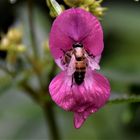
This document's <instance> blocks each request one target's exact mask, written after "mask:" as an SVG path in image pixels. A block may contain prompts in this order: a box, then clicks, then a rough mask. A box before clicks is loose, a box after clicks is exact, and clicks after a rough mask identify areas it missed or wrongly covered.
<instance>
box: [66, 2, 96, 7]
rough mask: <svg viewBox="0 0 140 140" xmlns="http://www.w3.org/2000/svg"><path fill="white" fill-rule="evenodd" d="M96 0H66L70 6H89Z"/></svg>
mask: <svg viewBox="0 0 140 140" xmlns="http://www.w3.org/2000/svg"><path fill="white" fill-rule="evenodd" d="M94 1H95V0H64V2H65V3H66V5H68V6H70V7H79V6H88V5H91V4H92V3H93V2H94Z"/></svg>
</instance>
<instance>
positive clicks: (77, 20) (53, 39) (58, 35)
mask: <svg viewBox="0 0 140 140" xmlns="http://www.w3.org/2000/svg"><path fill="white" fill-rule="evenodd" d="M75 42H81V43H83V45H84V47H85V49H86V50H87V51H89V52H91V53H92V54H93V55H94V56H97V55H100V54H101V52H102V50H103V32H102V28H101V25H100V23H99V21H98V20H97V18H96V17H95V16H93V15H92V14H90V13H89V12H87V11H85V10H83V9H80V8H71V9H69V10H65V11H64V12H63V13H62V14H61V15H60V16H58V17H57V18H56V19H55V21H54V23H53V25H52V28H51V33H50V40H49V43H50V49H51V52H52V55H53V57H54V58H55V59H58V58H60V57H61V56H62V55H63V51H62V49H63V50H64V51H67V50H70V49H71V48H72V44H73V43H75Z"/></svg>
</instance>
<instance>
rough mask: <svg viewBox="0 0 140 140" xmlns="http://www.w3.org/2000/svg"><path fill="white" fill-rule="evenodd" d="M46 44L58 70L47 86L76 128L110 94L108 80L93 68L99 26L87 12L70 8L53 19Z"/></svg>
mask: <svg viewBox="0 0 140 140" xmlns="http://www.w3.org/2000/svg"><path fill="white" fill-rule="evenodd" d="M49 44H50V50H51V53H52V55H53V57H54V59H55V61H56V63H57V64H58V66H59V67H60V68H61V69H62V72H61V73H60V74H58V75H57V76H56V77H55V78H54V79H53V80H52V81H51V83H50V85H49V91H50V95H51V97H52V100H53V101H54V102H55V103H56V104H57V105H58V106H60V107H61V108H63V109H64V110H66V111H72V112H74V125H75V127H76V128H80V127H81V125H82V124H83V123H84V121H85V120H86V118H87V117H88V116H89V115H90V114H92V113H94V112H96V111H98V109H100V108H101V107H102V106H103V105H104V104H105V103H106V101H107V100H108V99H109V96H110V85H109V82H108V80H107V79H106V78H105V77H104V76H103V75H101V74H98V73H97V72H96V71H95V70H96V69H100V66H99V61H100V58H101V53H102V51H103V32H102V27H101V25H100V23H99V21H98V20H97V18H96V17H95V16H93V15H92V14H90V13H89V12H86V11H84V10H82V9H80V8H71V9H69V10H66V11H64V12H63V13H62V14H61V15H59V16H58V17H57V18H56V19H55V21H54V23H53V25H52V28H51V32H50V40H49Z"/></svg>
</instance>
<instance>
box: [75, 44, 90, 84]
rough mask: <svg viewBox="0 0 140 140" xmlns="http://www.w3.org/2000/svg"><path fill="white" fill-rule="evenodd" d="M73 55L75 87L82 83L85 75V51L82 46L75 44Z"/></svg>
mask: <svg viewBox="0 0 140 140" xmlns="http://www.w3.org/2000/svg"><path fill="white" fill-rule="evenodd" d="M73 54H74V56H75V72H74V74H73V78H74V80H75V83H76V84H77V85H80V84H82V83H83V81H84V78H85V73H86V67H87V60H86V57H85V50H84V48H83V44H81V43H75V44H73Z"/></svg>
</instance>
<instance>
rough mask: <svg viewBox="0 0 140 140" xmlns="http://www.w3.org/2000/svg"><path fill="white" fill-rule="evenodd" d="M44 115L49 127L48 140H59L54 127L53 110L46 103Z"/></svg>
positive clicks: (50, 105) (57, 132) (56, 128)
mask: <svg viewBox="0 0 140 140" xmlns="http://www.w3.org/2000/svg"><path fill="white" fill-rule="evenodd" d="M44 114H45V119H46V123H47V126H48V127H49V130H50V139H51V140H60V135H59V130H58V127H57V125H56V119H55V115H54V110H53V106H52V104H51V103H47V105H46V106H45V107H44Z"/></svg>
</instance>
